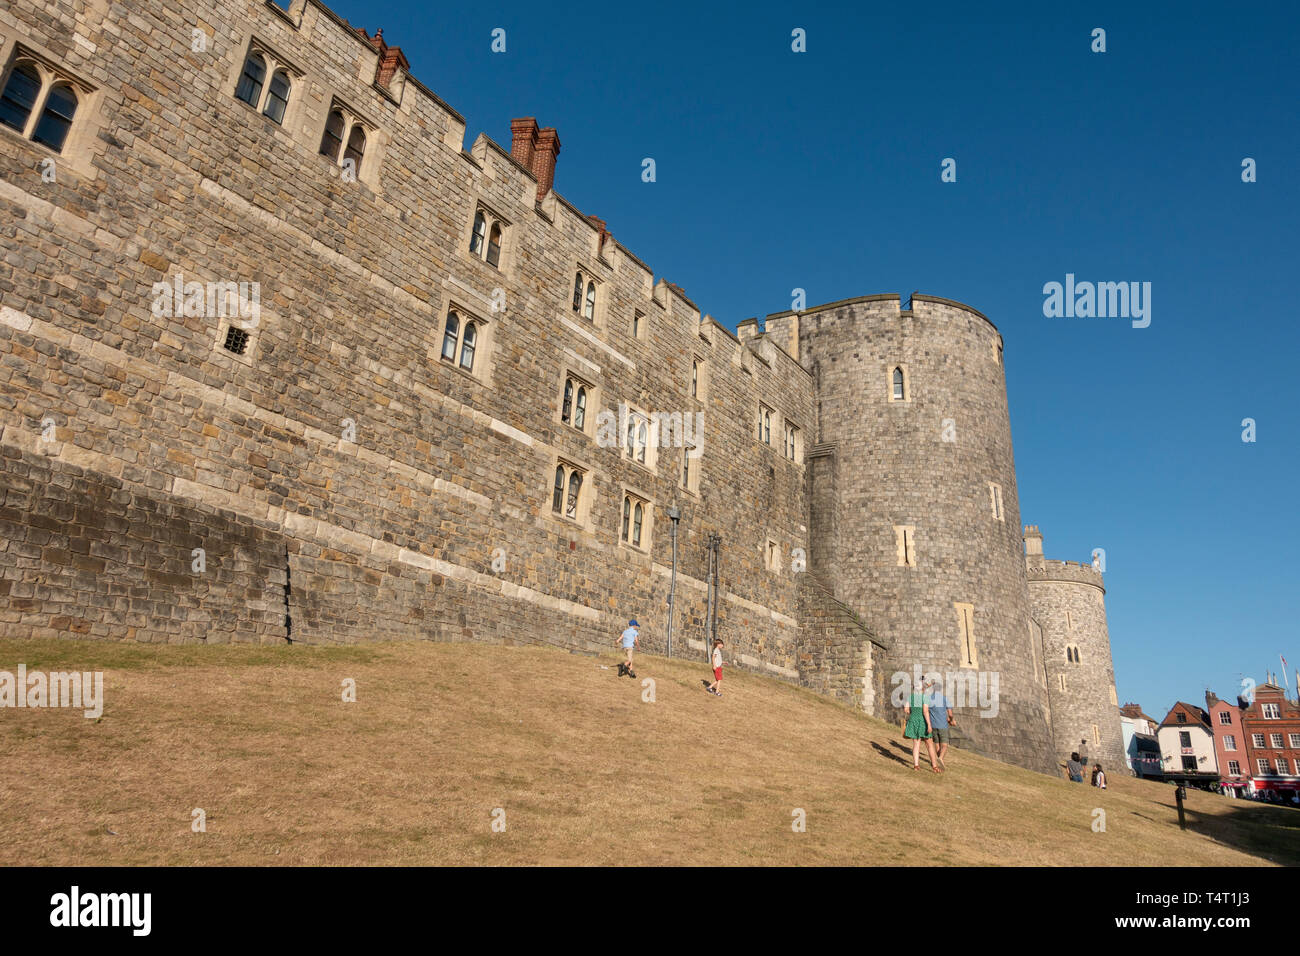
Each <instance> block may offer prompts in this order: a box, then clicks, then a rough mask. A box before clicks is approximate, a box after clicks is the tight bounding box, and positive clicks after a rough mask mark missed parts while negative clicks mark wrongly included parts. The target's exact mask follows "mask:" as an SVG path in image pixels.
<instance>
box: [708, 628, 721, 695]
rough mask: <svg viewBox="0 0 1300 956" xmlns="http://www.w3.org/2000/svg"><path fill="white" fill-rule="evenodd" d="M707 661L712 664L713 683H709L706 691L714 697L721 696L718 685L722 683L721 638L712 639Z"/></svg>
mask: <svg viewBox="0 0 1300 956" xmlns="http://www.w3.org/2000/svg"><path fill="white" fill-rule="evenodd" d="M709 661H710V663H711V664H712V665H713V683H712V684H710V685H709V687H708V691H709V693H710V694H713V695H714V696H716V697H721V696H722V688H721V687H720V686H718V685H720V684H721V683H722V638H720V637H715V638H714V639H713V655H712V656H711V657H710V658H709Z"/></svg>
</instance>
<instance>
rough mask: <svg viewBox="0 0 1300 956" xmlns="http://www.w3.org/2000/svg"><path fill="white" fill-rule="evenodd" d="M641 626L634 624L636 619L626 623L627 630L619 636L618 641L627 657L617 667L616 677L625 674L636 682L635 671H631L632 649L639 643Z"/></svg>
mask: <svg viewBox="0 0 1300 956" xmlns="http://www.w3.org/2000/svg"><path fill="white" fill-rule="evenodd" d="M640 629H641V625H640V624H638V623H637V622H636V618H632V620H630V621H628V622H627V630H625V631H624V632H623V633H622V634H621V635H619V640H620V641H621V642H622V644H623V653H624V654H626V655H627V660H625V661H624V662H623V663H622V664H619V665H618V676H619V677H622V676H623V675H624V674H626V675H627V676H628V677H630V678H632V679H633V680H636V671H634V670H632V649H633V648H634V647H636V645H637V644H638V643H639V642H640V633H641V631H640Z"/></svg>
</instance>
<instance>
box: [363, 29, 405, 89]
mask: <svg viewBox="0 0 1300 956" xmlns="http://www.w3.org/2000/svg"><path fill="white" fill-rule="evenodd" d="M355 29H356V31H357V33H359V34H360V35H361V36H362V37H363V38H364V39H365V41H366V42H367V43H369V44H370V45H371V46H372V47H374V48H375V52H376V53H378V54H379V63H378V65H377V66H376V67H375V85H376V86H382V87H383V88H384V89H388V84H389V83H391V82H392V81H393V77H394V75H396V73H397V68H398V67H399V66H400V67H401V68H402V69H403V70H406V71H407V72H408V73H409V72H410V70H411V64H410V63H408V62H407V60H406V54H404V53H403V52H402V48H401V47H398V46H389V45H388V44H387V43H385V42H384V31H383V28H382V27H381V28H380V29H378V30H376V31H375V35H374V36H373V37H372V36H371V35H370V34H369V33H367V32H366V28H365V27H356V28H355Z"/></svg>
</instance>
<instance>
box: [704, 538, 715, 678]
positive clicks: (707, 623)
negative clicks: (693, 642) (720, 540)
mask: <svg viewBox="0 0 1300 956" xmlns="http://www.w3.org/2000/svg"><path fill="white" fill-rule="evenodd" d="M713 563H714V554H713V535H712V534H710V535H709V589H708V595H709V606H708V608H707V609H706V610H705V612H704V648H705V653H706V654H707V653H708V648H709V645H710V644H711V643H712V642H711V641H710V640H709V638H710V634H709V630H710V628H711V627H712V626H713Z"/></svg>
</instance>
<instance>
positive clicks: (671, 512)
mask: <svg viewBox="0 0 1300 956" xmlns="http://www.w3.org/2000/svg"><path fill="white" fill-rule="evenodd" d="M667 515H668V517H669V518H672V520H673V575H672V578H671V580H670V582H669V584H668V656H669V657H672V656H673V618H674V617H676V616H677V615H676V613H675V612H676V610H677V608H676V607H675V605H674V603H673V602H674V599H675V598H676V596H677V522H678V521H680V520H681V517H682V512H681V509H679V508H678V507H677V506H676V505H669V506H668V511H667Z"/></svg>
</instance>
